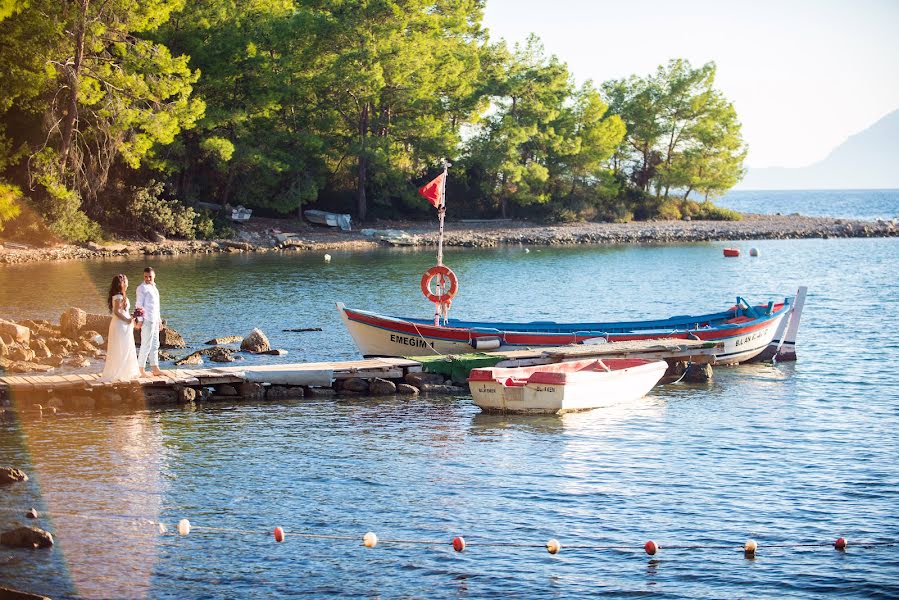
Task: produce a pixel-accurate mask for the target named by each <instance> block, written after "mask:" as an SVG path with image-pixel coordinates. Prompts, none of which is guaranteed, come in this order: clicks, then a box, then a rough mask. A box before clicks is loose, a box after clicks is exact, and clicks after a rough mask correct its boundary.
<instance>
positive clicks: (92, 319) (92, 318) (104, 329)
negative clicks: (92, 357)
mask: <svg viewBox="0 0 899 600" xmlns="http://www.w3.org/2000/svg"><path fill="white" fill-rule="evenodd" d="M111 322H112V315H97V314H93V313H87V315H85V321H84V325H83V326H82V329H90V330H93V331H97V332H99V333H102V334H103V335H106V334H107V333H109V324H110V323H111Z"/></svg>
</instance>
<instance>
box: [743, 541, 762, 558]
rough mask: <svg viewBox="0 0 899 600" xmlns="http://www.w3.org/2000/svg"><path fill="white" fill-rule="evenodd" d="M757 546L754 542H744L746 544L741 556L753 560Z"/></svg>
mask: <svg viewBox="0 0 899 600" xmlns="http://www.w3.org/2000/svg"><path fill="white" fill-rule="evenodd" d="M758 547H759V545H758V544H757V543H756V541H755V540H746V543H745V544H744V545H743V555H744V556H745V557H746V558H755V551H756V550H758Z"/></svg>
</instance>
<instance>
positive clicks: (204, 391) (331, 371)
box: [0, 340, 718, 409]
mask: <svg viewBox="0 0 899 600" xmlns="http://www.w3.org/2000/svg"><path fill="white" fill-rule="evenodd" d="M717 350H718V347H717V346H716V345H715V344H713V343H709V342H702V341H698V340H695V341H694V340H647V341H636V342H615V343H609V344H590V345H587V344H585V345H577V346H563V347H558V348H534V349H526V350H514V351H509V352H485V353H481V354H482V355H488V356H489V355H494V356H502V360H500V361H499V362H497V363H496V366H500V367H514V366H531V365H539V364H549V363H555V362H564V361H566V360H577V359H582V358H588V357H596V358H647V359H664V360H667V361H668V362H669V365H671V364H674V363H676V362H679V361H682V362H692V363H709V362H713V361H714V355H715V352H716V351H717ZM452 360H453V357H451V356H450V357H447V361H448V362H450V361H452ZM427 369H428V366H427V364H424V365H423V363H422V362H420V361H418V360H415V358H414V357H412V358H370V359H364V360H354V361H341V362H317V363H293V364H274V365H264V366H239V367H213V368H205V369H169V370H165V371H163V374H162V375H161V376H158V377H148V378H141V379H133V380H129V381H115V382H108V381H100V374H98V373H96V374H69V375H9V376H3V377H0V398H7V399H11V400H12V401H13V403H14V404H21V403H19V402H16V400H22V401H24V404H25V405H26V406H36V405H40V406H41V409H43V404H42V403H45V402H46V403H49V405H50V406H53V405H54V404H58V405H61V406H64V405H66V404H69V403H71V404H73V405H76V406H90V405H91V402H89V401H88V400H86V397H95V398H100V399H102V402H103V403H105V404H106V405H115V404H117V403H122V404H127V403H128V401H129V399H130V400H133V401H138V400H141V401H145V402H146V403H147V404H167V403H179V402H180V403H185V402H190V401H192V400H195V399H224V398H227V397H231V398H235V399H236V398H251V399H262V398H265V397H269V398H288V397H302V396H305V395H319V394H320V395H327V394H333V393H342V392H343V391H344V390H347V389H349V388H348V387H346V388H345V387H344V384H345V382H346V381H348V380H350V379H361V380H365V381H368V382H372V381H374V380H375V379H378V380H387V381H393V382H405V381H408V379H409V378H408V377H407V376H408V375H409V374H411V373H421V372H422V371H426V370H427ZM413 379H414V378H413ZM419 383H420V382H419ZM457 383H461V382H457ZM427 385H429V384H422V387H424V389H425V390H426V391H427V389H428V388H427ZM432 385H437V388H433V389H435V390H436V391H444V392H446V391H449V390H448V389H447V388H446V386H444V385H440V384H432ZM226 386H227V387H226ZM357 387H358V386H357ZM272 389H278V390H279V393H278V394H276V393H271V392H270V390H272ZM449 389H452V388H449ZM290 390H292V391H293V393H292V394H290V393H287V391H290ZM351 392H352V393H355V394H356V395H359V390H358V389H357V390H351ZM279 394H280V395H279ZM73 397H74V398H77V400H71V399H72V398H73ZM68 400H71V402H69V401H68Z"/></svg>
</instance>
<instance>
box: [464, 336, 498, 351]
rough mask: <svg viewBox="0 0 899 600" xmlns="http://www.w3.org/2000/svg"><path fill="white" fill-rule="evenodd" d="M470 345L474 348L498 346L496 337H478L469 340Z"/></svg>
mask: <svg viewBox="0 0 899 600" xmlns="http://www.w3.org/2000/svg"><path fill="white" fill-rule="evenodd" d="M471 347H472V348H474V349H475V350H496V349H497V348H499V347H500V341H499V338H497V337H479V338H475V339H473V340H471Z"/></svg>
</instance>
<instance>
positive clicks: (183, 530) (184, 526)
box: [178, 519, 190, 535]
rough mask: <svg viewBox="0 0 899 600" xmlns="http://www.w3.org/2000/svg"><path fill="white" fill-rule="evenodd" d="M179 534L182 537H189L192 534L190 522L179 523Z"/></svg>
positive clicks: (182, 521)
mask: <svg viewBox="0 0 899 600" xmlns="http://www.w3.org/2000/svg"><path fill="white" fill-rule="evenodd" d="M178 533H180V534H181V535H188V534H189V533H190V521H188V520H187V519H181V520H180V521H178Z"/></svg>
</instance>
